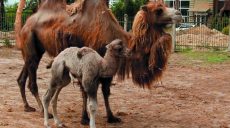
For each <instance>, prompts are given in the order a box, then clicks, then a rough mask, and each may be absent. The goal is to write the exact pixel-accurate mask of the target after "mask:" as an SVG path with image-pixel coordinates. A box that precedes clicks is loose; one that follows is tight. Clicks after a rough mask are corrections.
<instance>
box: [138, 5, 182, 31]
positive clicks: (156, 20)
mask: <svg viewBox="0 0 230 128" xmlns="http://www.w3.org/2000/svg"><path fill="white" fill-rule="evenodd" d="M139 12H141V13H145V15H146V17H145V18H146V19H145V20H146V22H147V23H148V24H149V25H153V26H159V27H168V26H169V25H170V24H173V23H179V22H181V21H182V15H181V13H180V11H178V10H176V9H173V8H168V7H166V6H165V4H163V3H162V2H149V3H148V4H146V5H144V6H142V7H141V10H140V11H139Z"/></svg>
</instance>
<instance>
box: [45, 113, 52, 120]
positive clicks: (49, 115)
mask: <svg viewBox="0 0 230 128" xmlns="http://www.w3.org/2000/svg"><path fill="white" fill-rule="evenodd" d="M43 115H44V114H43ZM48 117H49V119H52V118H53V115H52V114H50V113H48Z"/></svg>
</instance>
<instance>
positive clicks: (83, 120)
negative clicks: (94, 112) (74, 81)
mask: <svg viewBox="0 0 230 128" xmlns="http://www.w3.org/2000/svg"><path fill="white" fill-rule="evenodd" d="M80 89H81V93H82V98H83V105H82V117H81V124H82V125H88V124H89V117H88V113H87V98H88V96H87V93H86V92H85V90H84V88H83V87H82V84H81V85H80Z"/></svg>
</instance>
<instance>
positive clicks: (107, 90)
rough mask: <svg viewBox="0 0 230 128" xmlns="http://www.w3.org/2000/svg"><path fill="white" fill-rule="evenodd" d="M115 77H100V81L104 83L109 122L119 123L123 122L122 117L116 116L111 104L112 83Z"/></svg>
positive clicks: (103, 89)
mask: <svg viewBox="0 0 230 128" xmlns="http://www.w3.org/2000/svg"><path fill="white" fill-rule="evenodd" d="M112 80H113V78H112V77H111V78H100V82H101V84H102V93H103V96H104V102H105V107H106V113H107V122H108V123H118V122H121V119H120V118H118V117H115V116H114V115H113V113H112V111H111V109H110V105H109V95H110V85H111V82H112Z"/></svg>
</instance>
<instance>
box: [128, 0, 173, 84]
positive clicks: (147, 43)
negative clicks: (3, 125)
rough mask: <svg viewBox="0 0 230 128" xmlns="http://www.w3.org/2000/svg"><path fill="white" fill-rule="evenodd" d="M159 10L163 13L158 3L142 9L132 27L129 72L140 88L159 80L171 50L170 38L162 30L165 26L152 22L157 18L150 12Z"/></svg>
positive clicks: (161, 5)
mask: <svg viewBox="0 0 230 128" xmlns="http://www.w3.org/2000/svg"><path fill="white" fill-rule="evenodd" d="M159 8H160V9H162V11H165V6H164V5H163V4H161V3H160V2H158V3H149V4H148V5H146V6H145V7H143V10H141V11H139V12H138V13H137V15H136V17H135V19H134V23H133V27H132V30H133V37H134V38H133V42H132V44H130V47H132V50H133V52H134V59H133V60H132V61H131V72H132V78H133V81H134V82H135V83H137V84H138V85H141V86H142V87H145V85H146V86H147V87H151V86H150V85H151V84H152V82H154V81H157V80H159V79H160V78H161V76H162V73H163V71H164V70H165V68H166V65H167V61H168V57H169V55H170V52H171V48H172V43H171V42H172V39H171V36H170V35H169V34H166V33H165V32H164V30H163V29H164V28H165V25H166V24H164V22H163V21H161V24H158V25H156V24H155V23H154V22H153V21H155V22H156V21H157V19H156V18H159V17H157V15H156V13H154V14H151V12H157V11H158V10H157V9H159ZM146 9H147V10H146ZM149 10H151V11H149Z"/></svg>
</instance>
